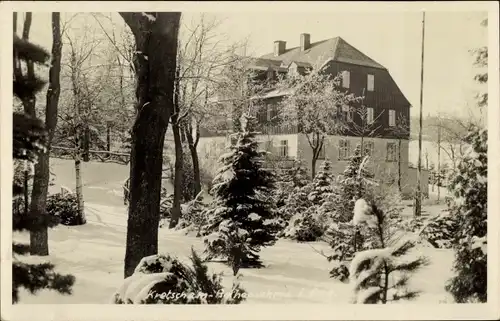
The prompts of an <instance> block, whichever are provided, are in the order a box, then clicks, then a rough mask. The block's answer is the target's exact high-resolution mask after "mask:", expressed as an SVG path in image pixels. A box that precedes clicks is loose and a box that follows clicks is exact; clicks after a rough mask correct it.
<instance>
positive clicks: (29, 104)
mask: <svg viewBox="0 0 500 321" xmlns="http://www.w3.org/2000/svg"><path fill="white" fill-rule="evenodd" d="M32 17H33V15H32V13H31V12H26V17H25V19H24V24H23V35H22V37H23V39H24V40H29V36H30V29H31V22H32V20H33V19H32ZM15 20H16V25H17V15H16V19H15ZM17 68H21V67H20V66H17ZM27 69H28V77H29V78H30V79H33V78H34V77H35V68H34V65H33V62H32V61H28V63H27ZM18 72H19V73H20V72H21V71H20V70H19V69H18ZM22 103H23V107H24V112H25V113H27V114H28V115H31V116H33V117H36V110H35V105H36V97H35V93H31V94H30V95H28V96H27V97H26V98H25V99H23V101H22ZM23 180H24V182H23V183H24V184H23V185H24V212H25V213H28V209H29V205H30V202H29V189H28V186H29V180H30V177H29V171H28V170H25V171H24V178H23Z"/></svg>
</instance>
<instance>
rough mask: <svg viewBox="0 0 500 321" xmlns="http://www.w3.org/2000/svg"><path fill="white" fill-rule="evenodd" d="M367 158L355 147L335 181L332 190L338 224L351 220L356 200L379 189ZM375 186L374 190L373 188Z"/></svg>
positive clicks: (359, 148) (358, 147) (359, 147)
mask: <svg viewBox="0 0 500 321" xmlns="http://www.w3.org/2000/svg"><path fill="white" fill-rule="evenodd" d="M368 161H369V157H368V156H363V155H362V154H361V146H360V145H357V146H356V149H355V150H354V154H353V156H351V158H350V160H349V164H348V165H347V167H346V169H345V170H344V172H343V173H342V175H340V176H339V177H338V179H337V180H336V184H335V187H334V190H333V194H334V195H335V199H334V203H335V205H334V208H335V211H336V213H335V214H334V216H335V217H336V219H337V220H338V221H340V222H348V221H350V220H351V219H352V215H353V210H354V203H355V202H356V200H357V199H359V198H361V197H363V198H368V199H370V197H367V193H368V192H369V191H372V192H373V191H374V190H377V188H378V187H379V186H378V185H377V184H376V183H375V181H374V174H373V173H372V172H371V170H370V168H369V166H367V165H368ZM373 186H375V188H373Z"/></svg>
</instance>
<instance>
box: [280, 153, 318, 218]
mask: <svg viewBox="0 0 500 321" xmlns="http://www.w3.org/2000/svg"><path fill="white" fill-rule="evenodd" d="M309 183H310V180H309V177H308V176H307V170H306V168H305V167H304V165H303V162H302V160H294V164H293V166H292V167H291V168H289V169H285V170H283V171H280V172H279V175H278V176H277V178H276V188H275V190H274V193H273V198H274V203H275V211H276V216H277V217H278V219H279V220H280V221H281V222H282V224H283V228H285V227H286V226H287V225H288V222H289V220H290V219H291V217H292V216H293V215H294V214H296V213H297V205H299V206H300V208H304V207H305V208H307V207H308V206H310V205H309V204H310V201H309V200H307V196H308V193H309V191H310V186H308V185H309ZM306 186H308V187H306Z"/></svg>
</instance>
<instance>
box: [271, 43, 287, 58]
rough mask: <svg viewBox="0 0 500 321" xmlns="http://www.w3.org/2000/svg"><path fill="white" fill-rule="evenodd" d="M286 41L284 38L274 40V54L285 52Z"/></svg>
mask: <svg viewBox="0 0 500 321" xmlns="http://www.w3.org/2000/svg"><path fill="white" fill-rule="evenodd" d="M285 49H286V42H285V41H282V40H276V41H275V42H274V56H275V57H276V56H279V55H282V54H284V53H285Z"/></svg>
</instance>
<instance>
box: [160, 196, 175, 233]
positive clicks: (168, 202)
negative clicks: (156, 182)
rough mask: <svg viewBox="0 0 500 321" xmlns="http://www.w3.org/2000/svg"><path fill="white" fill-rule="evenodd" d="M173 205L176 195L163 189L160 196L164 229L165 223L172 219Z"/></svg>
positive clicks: (161, 223)
mask: <svg viewBox="0 0 500 321" xmlns="http://www.w3.org/2000/svg"><path fill="white" fill-rule="evenodd" d="M173 204H174V194H172V193H168V192H167V189H166V188H163V187H162V189H161V194H160V227H163V226H164V225H165V222H166V221H167V220H168V219H170V215H171V214H172V205H173Z"/></svg>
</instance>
